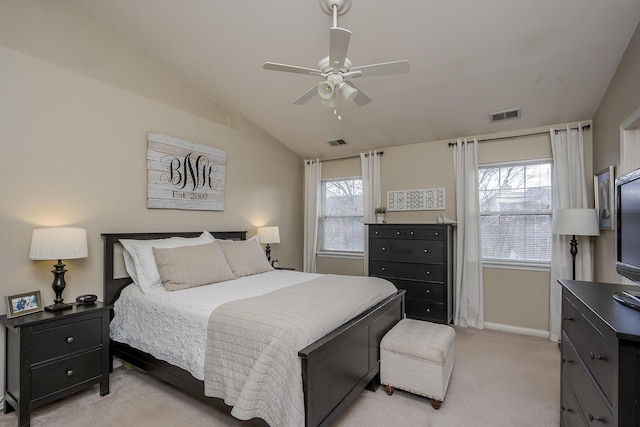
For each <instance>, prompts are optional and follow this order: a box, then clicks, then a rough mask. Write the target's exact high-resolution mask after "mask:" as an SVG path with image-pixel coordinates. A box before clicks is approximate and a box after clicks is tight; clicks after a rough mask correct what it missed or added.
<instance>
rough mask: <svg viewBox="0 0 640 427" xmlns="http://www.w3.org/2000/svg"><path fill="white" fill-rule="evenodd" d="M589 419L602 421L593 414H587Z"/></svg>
mask: <svg viewBox="0 0 640 427" xmlns="http://www.w3.org/2000/svg"><path fill="white" fill-rule="evenodd" d="M589 421H600V422H602V418H600V417H596V416H594V415H593V414H589Z"/></svg>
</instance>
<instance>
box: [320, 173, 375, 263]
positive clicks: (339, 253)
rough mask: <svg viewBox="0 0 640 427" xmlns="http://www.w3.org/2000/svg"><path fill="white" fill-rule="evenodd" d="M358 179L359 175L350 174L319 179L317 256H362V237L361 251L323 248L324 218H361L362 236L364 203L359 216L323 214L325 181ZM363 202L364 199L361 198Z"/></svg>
mask: <svg viewBox="0 0 640 427" xmlns="http://www.w3.org/2000/svg"><path fill="white" fill-rule="evenodd" d="M355 180H359V181H360V182H361V183H362V176H361V175H352V176H343V177H333V178H322V179H321V180H320V186H321V187H320V198H321V206H320V218H319V221H318V244H317V248H316V249H317V250H316V254H317V255H318V256H331V257H338V258H363V257H364V244H365V242H364V239H363V243H362V244H363V250H361V251H348V250H334V249H326V248H324V240H325V239H324V236H325V227H324V226H325V218H327V217H331V218H346V217H351V218H359V217H361V218H362V227H363V236H364V232H365V223H364V205H363V213H362V215H361V216H358V215H343V216H335V215H326V214H325V205H326V189H325V188H326V187H325V183H326V182H335V181H355ZM363 202H364V200H363Z"/></svg>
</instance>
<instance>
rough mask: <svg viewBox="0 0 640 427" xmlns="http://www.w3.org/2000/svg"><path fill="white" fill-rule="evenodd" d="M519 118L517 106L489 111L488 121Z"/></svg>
mask: <svg viewBox="0 0 640 427" xmlns="http://www.w3.org/2000/svg"><path fill="white" fill-rule="evenodd" d="M519 118H520V109H519V108H516V109H513V110H505V111H498V112H497V113H489V121H491V123H493V122H498V121H500V120H507V119H519Z"/></svg>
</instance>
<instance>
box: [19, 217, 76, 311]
mask: <svg viewBox="0 0 640 427" xmlns="http://www.w3.org/2000/svg"><path fill="white" fill-rule="evenodd" d="M87 255H88V249H87V231H86V230H84V229H83V228H74V227H50V228H36V229H35V230H33V236H32V238H31V251H30V253H29V258H30V259H32V260H55V259H57V260H58V263H57V264H54V265H53V267H54V268H55V270H52V271H51V272H52V273H53V283H52V284H51V288H52V289H53V292H55V294H56V298H55V300H53V302H54V303H53V305H49V306H46V307H45V310H47V311H60V310H67V309H69V308H71V307H72V305H71V304H66V303H64V302H63V299H62V291H63V290H64V288H65V287H66V286H67V284H66V283H65V280H64V273H66V272H67V270H65V268H64V267H65V264H63V263H62V260H63V259H76V258H86V257H87Z"/></svg>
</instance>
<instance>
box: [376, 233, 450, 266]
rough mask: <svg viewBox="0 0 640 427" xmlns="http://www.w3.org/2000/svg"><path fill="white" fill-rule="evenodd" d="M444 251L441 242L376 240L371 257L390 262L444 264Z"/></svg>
mask: <svg viewBox="0 0 640 427" xmlns="http://www.w3.org/2000/svg"><path fill="white" fill-rule="evenodd" d="M443 250H444V242H442V241H441V240H440V241H439V240H402V239H398V240H393V239H376V240H373V241H372V242H371V253H370V254H369V256H370V257H371V258H372V259H386V260H390V261H410V262H425V263H442V262H443V258H444V257H443Z"/></svg>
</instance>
